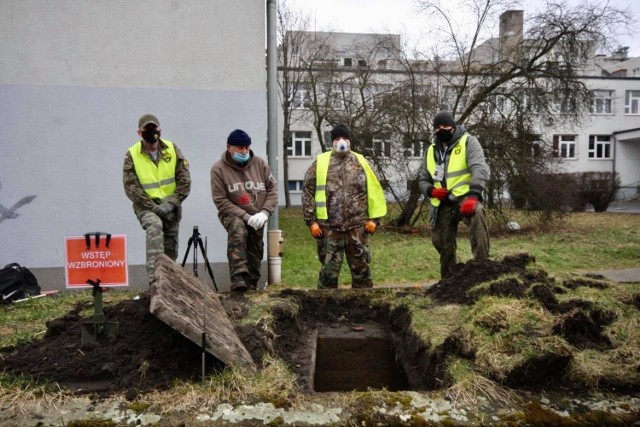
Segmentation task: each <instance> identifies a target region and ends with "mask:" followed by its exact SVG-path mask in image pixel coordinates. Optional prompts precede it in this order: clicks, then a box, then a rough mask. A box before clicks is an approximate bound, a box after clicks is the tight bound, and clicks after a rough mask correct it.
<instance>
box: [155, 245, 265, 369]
mask: <svg viewBox="0 0 640 427" xmlns="http://www.w3.org/2000/svg"><path fill="white" fill-rule="evenodd" d="M205 286H206V285H204V284H203V283H202V282H201V281H200V280H199V279H197V278H196V277H195V276H193V275H192V274H190V273H188V272H187V271H186V270H185V269H183V268H182V267H181V266H180V265H179V264H177V263H176V262H175V261H174V260H172V259H171V258H169V257H168V256H166V255H164V254H162V255H159V256H158V257H157V258H156V267H155V272H154V277H153V280H152V281H151V292H150V295H151V307H150V311H151V313H152V314H153V315H154V316H156V317H157V318H158V319H160V320H161V321H163V322H164V323H166V324H167V325H168V326H170V327H171V328H173V329H174V330H176V331H177V332H179V333H181V334H182V335H184V336H185V337H186V338H188V339H189V340H191V341H193V342H194V343H196V344H197V345H199V346H200V345H202V332H203V331H204V332H206V337H207V339H206V345H205V350H206V351H207V352H208V353H210V354H212V355H213V356H215V357H216V358H218V359H219V360H221V361H222V362H224V363H225V364H226V365H227V366H233V367H239V368H242V369H247V370H249V371H252V372H255V371H256V365H255V364H254V363H253V360H252V359H251V355H250V354H249V352H248V351H247V349H246V347H245V346H244V344H242V341H240V338H238V335H237V334H236V332H235V330H234V328H233V325H232V324H231V321H230V320H229V317H228V316H227V313H226V311H225V310H224V308H223V307H222V304H221V303H220V299H219V298H218V294H217V293H216V292H215V291H214V290H213V289H211V288H208V289H206V290H205V288H204V287H205ZM205 293H206V303H205V298H204V297H205Z"/></svg>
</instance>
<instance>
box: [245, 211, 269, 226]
mask: <svg viewBox="0 0 640 427" xmlns="http://www.w3.org/2000/svg"><path fill="white" fill-rule="evenodd" d="M268 219H269V217H268V216H267V214H266V213H264V212H258V213H257V214H255V215H251V218H249V221H248V222H247V223H248V224H249V226H251V227H253V228H254V229H256V230H260V229H261V228H262V227H264V225H265V224H266V223H267V220H268Z"/></svg>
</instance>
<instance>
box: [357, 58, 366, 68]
mask: <svg viewBox="0 0 640 427" xmlns="http://www.w3.org/2000/svg"><path fill="white" fill-rule="evenodd" d="M366 66H367V61H365V60H364V59H358V67H360V68H364V67H366Z"/></svg>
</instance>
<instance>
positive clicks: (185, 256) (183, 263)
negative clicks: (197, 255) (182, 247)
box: [182, 237, 195, 267]
mask: <svg viewBox="0 0 640 427" xmlns="http://www.w3.org/2000/svg"><path fill="white" fill-rule="evenodd" d="M192 244H193V237H189V243H188V244H187V250H186V252H185V253H184V258H183V259H182V266H183V267H184V265H185V264H186V263H187V256H188V255H189V249H191V245H192ZM194 250H195V247H194Z"/></svg>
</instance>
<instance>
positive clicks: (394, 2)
mask: <svg viewBox="0 0 640 427" xmlns="http://www.w3.org/2000/svg"><path fill="white" fill-rule="evenodd" d="M285 1H286V2H287V4H288V5H290V7H291V8H295V9H296V10H300V11H303V12H304V13H305V14H307V15H308V16H309V17H310V18H311V28H310V30H316V31H340V32H349V33H371V32H388V33H393V34H402V35H403V36H404V37H405V39H406V40H404V41H405V42H407V43H408V46H410V47H417V48H418V49H419V50H421V51H427V50H428V48H427V47H426V44H425V43H424V42H421V40H423V41H424V40H427V39H429V38H430V37H425V34H426V33H427V31H428V30H429V23H428V22H426V19H425V15H424V14H422V15H421V14H419V13H418V12H417V10H416V0H285ZM569 1H571V2H578V1H582V0H569ZM599 1H601V2H604V1H605V0H599ZM458 2H459V0H443V3H442V4H446V5H447V7H450V6H451V5H455V4H457V3H458ZM609 2H610V4H611V5H613V6H614V7H617V8H620V9H625V8H628V9H629V10H631V12H632V13H633V14H634V21H635V23H634V25H632V26H633V27H635V28H636V30H637V33H636V34H634V35H626V36H624V37H622V38H621V39H620V45H622V46H629V56H640V25H639V24H638V23H639V22H640V0H609ZM543 4H544V0H527V1H526V2H525V1H522V0H520V6H519V7H518V9H522V10H524V18H525V26H526V19H527V13H528V12H529V13H533V11H534V9H536V8H538V7H540V6H541V5H543ZM523 5H524V6H523ZM456 13H459V14H461V15H462V14H464V9H461V8H457V9H456ZM495 24H496V29H495V33H494V30H493V29H488V31H491V35H492V36H494V37H495V36H497V35H498V34H497V22H496V23H495Z"/></svg>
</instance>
